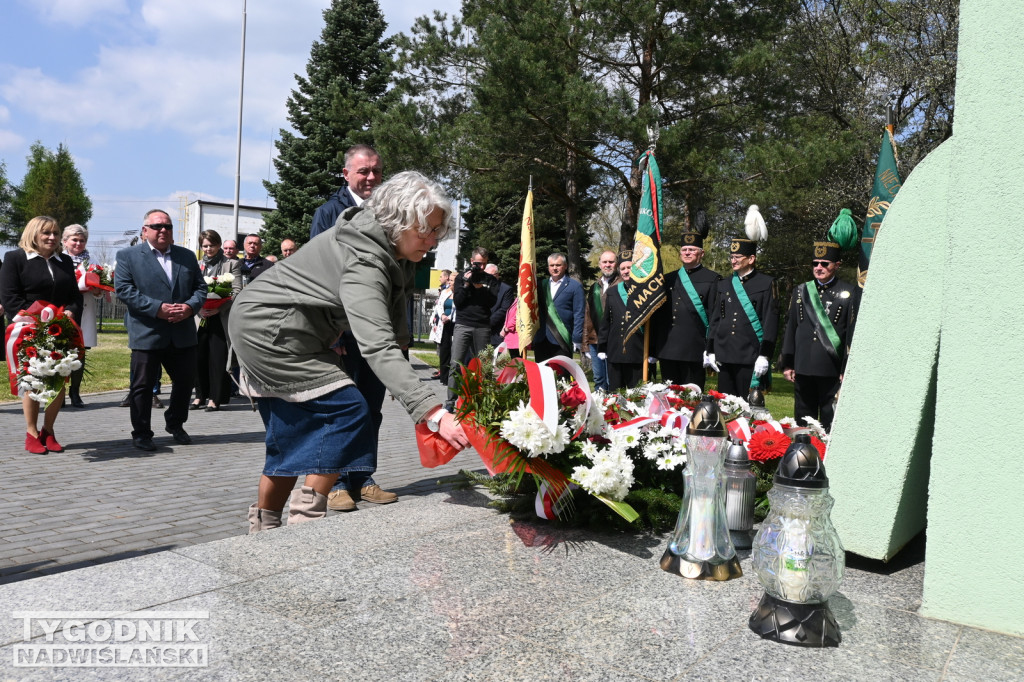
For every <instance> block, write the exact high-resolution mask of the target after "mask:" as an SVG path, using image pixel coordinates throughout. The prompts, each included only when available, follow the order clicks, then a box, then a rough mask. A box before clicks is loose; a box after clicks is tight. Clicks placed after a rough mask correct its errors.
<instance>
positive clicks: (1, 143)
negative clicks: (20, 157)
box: [0, 129, 26, 152]
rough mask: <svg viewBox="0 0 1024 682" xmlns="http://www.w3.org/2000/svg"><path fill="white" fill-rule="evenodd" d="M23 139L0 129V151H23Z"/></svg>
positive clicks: (24, 145)
mask: <svg viewBox="0 0 1024 682" xmlns="http://www.w3.org/2000/svg"><path fill="white" fill-rule="evenodd" d="M25 147H26V144H25V138H24V137H22V136H21V135H18V134H17V133H14V132H11V131H10V130H2V129H0V151H3V152H18V151H21V150H22V149H25Z"/></svg>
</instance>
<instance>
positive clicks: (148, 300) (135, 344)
mask: <svg viewBox="0 0 1024 682" xmlns="http://www.w3.org/2000/svg"><path fill="white" fill-rule="evenodd" d="M173 229H174V228H173V225H172V224H171V218H170V216H168V215H167V213H166V212H164V211H160V210H152V211H149V212H148V213H146V217H145V219H144V220H143V225H142V239H143V241H142V243H140V244H138V245H136V246H132V247H129V248H127V249H122V250H121V251H120V252H119V253H118V254H117V267H116V269H115V270H114V290H115V291H116V292H117V297H118V298H119V299H121V300H122V301H123V302H124V304H125V305H126V306H127V307H128V313H127V314H126V315H125V325H126V326H127V328H128V347H129V348H131V350H132V359H131V370H132V383H131V388H130V389H129V403H130V404H129V407H130V409H131V420H132V445H134V446H135V447H137V448H139V449H140V450H155V449H156V446H155V445H154V444H153V429H152V428H150V415H151V411H152V409H153V404H152V397H151V396H152V391H153V386H154V385H155V384H156V382H157V380H158V379H159V378H160V368H161V367H163V368H164V369H165V370H167V375H168V376H169V377H170V378H171V383H172V387H171V401H170V407H169V408H168V409H167V411H166V412H164V418H165V420H166V429H167V432H168V433H170V434H171V435H172V436H173V437H174V440H175V442H177V443H179V444H181V445H188V444H189V443H191V442H192V439H191V438H190V437H189V435H188V433H186V432H185V429H184V424H185V421H186V420H187V419H188V403H189V400H190V398H191V397H192V388H193V385H194V384H195V375H196V346H197V344H198V338H197V335H196V323H195V318H194V316H195V314H196V312H198V311H199V309H200V308H201V307H202V305H203V303H204V302H205V301H206V282H204V281H203V276H202V273H201V272H200V271H199V261H198V260H197V259H196V255H195V254H194V253H192V252H191V251H189V250H188V249H185V248H182V247H180V246H174V244H173V241H174V234H173Z"/></svg>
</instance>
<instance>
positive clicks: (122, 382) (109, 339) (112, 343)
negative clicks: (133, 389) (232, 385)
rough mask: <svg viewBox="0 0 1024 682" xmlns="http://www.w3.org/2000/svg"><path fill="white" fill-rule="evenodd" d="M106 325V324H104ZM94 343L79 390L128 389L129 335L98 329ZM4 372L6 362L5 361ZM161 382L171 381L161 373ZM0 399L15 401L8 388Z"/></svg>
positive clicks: (88, 391) (87, 357) (84, 391)
mask: <svg viewBox="0 0 1024 682" xmlns="http://www.w3.org/2000/svg"><path fill="white" fill-rule="evenodd" d="M104 326H106V323H104ZM97 342H98V344H99V345H97V346H96V347H95V348H90V349H89V350H87V351H86V354H85V378H83V379H82V393H99V392H100V391H113V390H127V389H128V365H129V362H130V360H131V355H132V352H131V351H130V350H128V334H126V333H125V332H123V331H122V332H113V331H112V332H106V331H104V332H101V333H100V334H99V335H98V338H97ZM4 372H5V373H6V372H7V365H6V363H4ZM161 381H163V382H165V383H168V382H169V381H170V380H169V379H168V378H167V374H166V373H164V375H163V378H162V379H161ZM3 394H4V395H3V397H2V398H0V401H3V402H12V401H17V398H16V397H13V396H11V394H10V392H9V391H6V390H5V391H4V392H3Z"/></svg>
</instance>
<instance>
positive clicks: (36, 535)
mask: <svg viewBox="0 0 1024 682" xmlns="http://www.w3.org/2000/svg"><path fill="white" fill-rule="evenodd" d="M414 367H416V368H417V371H418V373H419V374H420V376H421V379H422V380H423V381H425V382H428V383H430V384H431V385H432V386H434V387H435V388H436V391H437V394H438V397H439V399H441V397H442V395H443V392H442V387H441V385H440V384H439V383H437V382H436V381H432V380H430V373H431V372H432V371H433V370H432V369H431V368H430V367H428V366H427V365H425V364H422V363H419V362H414ZM123 396H124V393H123V392H116V393H100V394H93V395H86V396H84V397H83V399H84V400H85V402H86V405H87V407H86V408H85V409H74V408H71V407H66V408H64V409H63V410H61V414H60V416H59V417H58V420H57V425H56V432H57V437H58V439H59V440H60V442H61V443H62V444H63V445H64V446H65V447H66V448H67V449H66V450H65V451H64V452H62V453H59V454H55V453H50V454H46V455H32V454H29V453H27V452H25V450H24V447H23V446H24V441H25V426H24V419H23V417H22V414H21V406H20V404H18V403H6V404H3V405H0V443H3V445H2V446H0V472H2V479H0V480H2V482H0V517H2V518H3V519H4V523H3V524H2V525H0V584H3V583H8V582H13V581H18V580H23V579H26V578H31V577H35V576H38V575H43V574H47V573H55V572H60V571H66V570H69V569H73V568H80V567H83V566H90V565H93V564H97V563H103V562H107V561H112V560H117V559H124V558H127V557H132V556H137V555H140V554H147V553H150V552H156V551H161V550H166V549H170V548H172V547H183V546H188V545H194V544H198V543H203V542H209V541H211V540H219V539H221V538H226V537H231V536H235V535H243V534H245V533H246V532H247V530H248V526H247V523H246V520H245V516H246V509H247V508H248V506H249V505H250V504H251V503H252V502H253V501H254V500H255V494H256V485H257V482H258V479H259V475H260V471H261V470H262V468H263V455H264V448H263V436H264V430H263V423H262V421H261V420H260V417H259V414H258V413H256V412H253V411H252V409H251V407H250V404H249V402H248V401H245V402H242V401H241V400H238V399H236V400H233V401H232V402H231V403H230V404H228V405H225V406H223V407H222V408H221V411H219V412H204V411H201V410H197V411H194V412H189V419H188V422H187V423H186V425H185V428H186V430H187V431H188V432H189V434H191V435H192V438H193V440H194V442H193V444H192V445H188V446H182V445H178V444H176V443H174V441H173V440H172V439H171V437H170V435H169V434H166V433H164V432H163V431H162V428H161V425H162V423H163V420H162V417H161V415H160V411H159V410H154V411H153V424H154V431H156V432H157V435H156V437H155V439H154V440H155V442H156V444H157V446H158V449H157V450H156V451H155V452H143V451H141V450H137V449H135V448H134V447H132V444H131V424H130V422H129V418H128V409H127V408H121V407H118V404H119V402H120V400H121V398H122V397H123ZM163 397H164V398H166V397H167V396H166V388H165V395H164V396H163ZM479 467H480V460H479V459H478V458H477V456H476V454H475V453H474V452H473V451H472V450H470V451H467V452H464V453H461V454H459V455H458V456H457V457H456V458H455V459H454V460H452V461H451V462H450V463H449V464H447V465H445V466H443V467H440V468H438V469H424V468H423V467H421V466H420V463H419V456H418V454H417V452H416V445H415V441H414V440H413V429H412V421H411V420H410V419H409V417H408V415H407V414H406V413H405V410H404V409H402V407H401V405H400V404H399V403H398V401H396V400H392V399H391V397H390V396H388V397H387V398H385V401H384V425H383V427H382V433H381V443H380V455H379V461H378V471H377V474H376V475H375V479H376V480H377V482H378V483H379V484H380V485H381V487H383V488H384V489H386V490H391V491H394V492H397V493H398V494H399V496H400V499H399V502H398V503H397V504H401V503H402V502H401V497H408V496H412V495H423V494H426V493H428V492H432V491H436V490H438V489H439V481H444V480H450V478H451V477H452V476H453V475H455V474H457V473H458V471H459V469H464V468H469V469H478V468H479ZM300 481H301V478H300ZM441 487H442V488H443V487H444V484H443V483H442V484H441ZM376 508H378V509H379V507H376ZM374 509H375V505H372V504H366V503H363V504H360V508H359V511H357V512H350V513H352V514H364V513H371V512H373V511H374ZM330 514H332V515H333V514H335V512H330Z"/></svg>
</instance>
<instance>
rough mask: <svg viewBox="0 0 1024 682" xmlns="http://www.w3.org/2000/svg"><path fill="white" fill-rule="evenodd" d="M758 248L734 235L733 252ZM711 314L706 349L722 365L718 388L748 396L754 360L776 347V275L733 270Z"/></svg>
mask: <svg viewBox="0 0 1024 682" xmlns="http://www.w3.org/2000/svg"><path fill="white" fill-rule="evenodd" d="M755 249H756V244H755V243H754V242H752V241H750V240H746V239H734V240H733V242H732V247H731V250H732V251H733V252H734V253H743V252H744V251H749V252H750V253H749V254H745V255H753V253H754V250H755ZM744 296H745V298H746V299H747V300H748V301H749V307H750V310H751V313H752V314H753V316H754V318H753V320H752V319H751V315H748V313H747V308H746V306H744V302H743V298H744ZM710 318H711V319H710V324H711V334H710V335H709V337H708V344H707V352H708V355H714V357H715V359H716V361H717V362H718V365H719V366H720V372H719V375H718V390H719V391H721V392H722V393H728V394H730V395H735V396H740V397H746V396H747V395H748V394H749V392H750V388H751V376H752V375H753V373H754V363H755V362H756V361H757V359H758V357H763V358H770V357H771V356H772V354H773V352H774V350H775V337H776V334H777V333H778V326H779V304H778V297H777V293H776V290H775V278H773V277H769V276H768V275H765V274H764V273H762V272H759V271H758V270H757V268H752V269H751V270H750V271H749V272H747V273H746V274H745V275H744V276H743V277H740V276H739V275H737V274H736V273H735V272H734V273H733V274H732V276H730V277H727V278H726V279H723V280H721V281H720V282H718V291H717V295H716V298H715V304H714V306H713V308H712V310H711V315H710ZM754 320H756V322H757V327H759V328H760V332H761V333H760V334H758V333H757V332H758V329H757V327H755V324H754Z"/></svg>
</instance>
